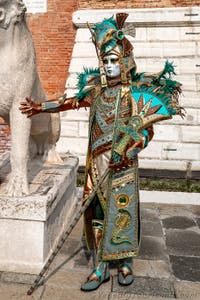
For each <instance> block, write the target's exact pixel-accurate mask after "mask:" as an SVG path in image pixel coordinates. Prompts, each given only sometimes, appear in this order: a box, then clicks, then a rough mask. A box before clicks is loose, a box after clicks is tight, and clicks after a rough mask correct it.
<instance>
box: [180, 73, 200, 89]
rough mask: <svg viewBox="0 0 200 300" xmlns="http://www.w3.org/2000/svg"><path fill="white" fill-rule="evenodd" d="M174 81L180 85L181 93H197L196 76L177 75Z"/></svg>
mask: <svg viewBox="0 0 200 300" xmlns="http://www.w3.org/2000/svg"><path fill="white" fill-rule="evenodd" d="M176 80H177V81H179V82H181V83H182V89H183V91H192V92H197V91H198V89H197V81H196V75H194V74H190V75H186V74H184V75H182V74H179V75H178V76H176Z"/></svg>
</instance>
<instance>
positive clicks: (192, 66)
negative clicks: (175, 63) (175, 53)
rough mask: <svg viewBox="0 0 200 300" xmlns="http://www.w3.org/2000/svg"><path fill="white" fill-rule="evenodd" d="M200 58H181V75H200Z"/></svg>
mask: <svg viewBox="0 0 200 300" xmlns="http://www.w3.org/2000/svg"><path fill="white" fill-rule="evenodd" d="M198 62H199V65H200V58H199V59H196V58H193V59H192V58H180V73H181V74H189V76H190V74H200V67H197V65H198Z"/></svg>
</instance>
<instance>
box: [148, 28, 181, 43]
mask: <svg viewBox="0 0 200 300" xmlns="http://www.w3.org/2000/svg"><path fill="white" fill-rule="evenodd" d="M179 36H180V33H179V28H178V27H174V28H171V27H149V28H147V40H149V41H154V42H157V41H163V42H164V41H178V40H179Z"/></svg>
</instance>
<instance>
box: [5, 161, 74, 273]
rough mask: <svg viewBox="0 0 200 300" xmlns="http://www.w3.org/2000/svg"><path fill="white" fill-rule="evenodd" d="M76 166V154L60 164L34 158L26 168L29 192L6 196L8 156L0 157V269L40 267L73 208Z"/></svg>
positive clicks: (27, 270) (32, 270) (36, 269)
mask: <svg viewBox="0 0 200 300" xmlns="http://www.w3.org/2000/svg"><path fill="white" fill-rule="evenodd" d="M77 167H78V159H77V158H76V157H67V158H65V160H64V164H63V165H44V166H42V164H41V162H39V161H36V160H35V161H33V162H32V163H31V166H30V172H29V173H30V174H29V182H30V195H29V196H26V197H8V196H6V195H5V185H6V173H7V169H9V159H8V157H6V156H5V157H4V162H2V161H1V164H0V174H1V178H0V180H1V185H0V271H12V272H20V273H32V274H36V273H38V272H39V271H40V270H41V268H42V266H43V264H44V263H45V261H46V260H47V258H48V256H49V254H50V252H51V250H52V249H53V248H54V246H55V245H56V244H57V241H58V238H60V236H61V234H62V232H63V230H64V229H65V228H66V226H67V224H69V222H70V221H71V219H72V215H73V214H74V212H75V207H76V204H77V201H78V200H77V194H76V171H77ZM2 174H3V175H2ZM2 182H3V183H2Z"/></svg>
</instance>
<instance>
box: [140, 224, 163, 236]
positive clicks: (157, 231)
mask: <svg viewBox="0 0 200 300" xmlns="http://www.w3.org/2000/svg"><path fill="white" fill-rule="evenodd" d="M141 229H142V235H145V236H158V237H162V236H163V232H162V227H161V224H160V221H158V222H151V221H143V222H142V225H141Z"/></svg>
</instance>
